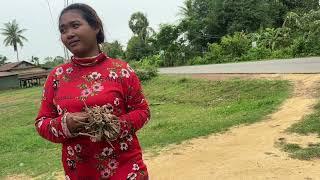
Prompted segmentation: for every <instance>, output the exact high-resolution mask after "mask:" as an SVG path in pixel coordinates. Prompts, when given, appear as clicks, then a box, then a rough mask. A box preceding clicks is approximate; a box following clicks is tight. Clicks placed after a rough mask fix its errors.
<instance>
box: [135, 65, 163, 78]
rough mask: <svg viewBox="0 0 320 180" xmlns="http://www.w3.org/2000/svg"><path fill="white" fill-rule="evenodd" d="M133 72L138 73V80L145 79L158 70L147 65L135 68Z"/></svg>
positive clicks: (155, 73)
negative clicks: (146, 66)
mask: <svg viewBox="0 0 320 180" xmlns="http://www.w3.org/2000/svg"><path fill="white" fill-rule="evenodd" d="M135 72H136V74H137V75H138V77H139V79H140V81H147V80H150V79H152V78H154V77H156V76H157V75H158V70H157V68H154V67H149V68H145V69H139V68H136V70H135Z"/></svg>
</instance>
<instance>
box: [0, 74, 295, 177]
mask: <svg viewBox="0 0 320 180" xmlns="http://www.w3.org/2000/svg"><path fill="white" fill-rule="evenodd" d="M143 86H144V91H145V95H146V96H147V98H148V99H149V103H150V104H151V113H152V118H151V121H150V122H149V124H148V125H147V126H146V127H145V128H143V129H142V130H141V131H140V132H139V138H140V142H141V144H142V146H143V148H144V149H145V150H147V151H153V150H154V149H161V147H164V146H166V145H168V144H172V143H181V142H182V141H184V140H187V139H190V138H196V137H199V136H206V135H208V134H211V133H217V132H222V131H225V130H227V129H228V128H230V127H231V126H235V125H239V124H246V123H253V122H256V121H258V120H261V119H263V118H264V117H265V116H266V115H268V114H270V113H271V112H272V111H274V110H276V108H277V107H278V106H279V104H280V103H281V102H282V101H283V100H284V99H286V98H287V97H288V95H289V94H290V90H291V85H290V84H289V83H288V82H287V81H268V80H231V81H200V80H191V79H185V78H182V79H181V78H173V77H166V76H159V77H157V78H155V79H153V80H152V81H148V82H145V83H144V84H143ZM40 97H41V88H32V89H23V90H8V91H0V107H1V108H0V123H1V131H0V137H1V139H0V147H1V148H0V159H1V161H0V177H3V176H6V175H10V174H27V175H30V176H37V175H40V174H44V173H48V172H49V173H52V172H53V171H62V168H61V164H60V145H57V144H52V143H49V142H47V141H45V140H43V139H42V138H40V136H39V135H38V134H37V133H36V131H35V129H34V125H33V124H34V118H35V116H36V114H37V111H38V107H39V103H40ZM0 179H1V178H0Z"/></svg>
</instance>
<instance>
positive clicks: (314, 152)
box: [281, 102, 320, 160]
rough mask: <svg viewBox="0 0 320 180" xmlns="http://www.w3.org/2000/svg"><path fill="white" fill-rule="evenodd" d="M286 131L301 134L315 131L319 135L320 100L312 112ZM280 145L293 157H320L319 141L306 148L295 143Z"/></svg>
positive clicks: (304, 158) (308, 158) (306, 158)
mask: <svg viewBox="0 0 320 180" xmlns="http://www.w3.org/2000/svg"><path fill="white" fill-rule="evenodd" d="M287 131H288V132H292V133H299V134H303V135H308V134H309V133H316V134H318V136H320V102H319V103H318V104H317V105H316V106H315V107H314V113H312V114H311V115H309V116H306V117H305V118H304V119H303V120H302V121H301V122H299V123H297V124H294V125H292V126H291V127H290V128H289V129H288V130H287ZM281 147H282V148H283V150H285V151H286V152H289V153H290V156H291V157H293V158H297V159H302V160H310V159H312V158H320V143H319V144H312V145H310V146H309V147H307V148H302V147H300V146H299V145H297V144H285V143H282V144H281Z"/></svg>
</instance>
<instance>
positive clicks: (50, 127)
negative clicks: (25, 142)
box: [35, 73, 70, 143]
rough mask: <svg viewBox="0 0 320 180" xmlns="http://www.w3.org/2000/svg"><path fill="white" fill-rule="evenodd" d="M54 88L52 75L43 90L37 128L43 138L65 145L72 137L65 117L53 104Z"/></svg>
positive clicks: (36, 123)
mask: <svg viewBox="0 0 320 180" xmlns="http://www.w3.org/2000/svg"><path fill="white" fill-rule="evenodd" d="M54 88H56V86H55V80H54V77H53V74H52V73H50V75H48V78H47V80H46V83H45V86H44V89H43V95H42V101H41V107H40V110H39V113H38V116H37V118H36V122H35V126H36V130H37V131H38V133H39V135H40V136H42V137H43V138H45V139H47V140H49V141H51V142H54V143H63V142H64V141H65V140H67V138H68V137H70V132H69V130H68V129H67V126H66V122H65V116H64V115H63V114H62V112H59V113H58V110H57V107H56V106H55V105H54V103H53V98H54V91H55V89H54ZM59 114H60V115H59Z"/></svg>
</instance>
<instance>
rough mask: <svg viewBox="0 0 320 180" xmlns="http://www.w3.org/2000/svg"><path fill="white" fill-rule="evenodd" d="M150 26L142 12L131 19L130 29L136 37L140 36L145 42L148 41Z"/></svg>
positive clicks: (134, 14) (133, 15)
mask: <svg viewBox="0 0 320 180" xmlns="http://www.w3.org/2000/svg"><path fill="white" fill-rule="evenodd" d="M148 26H149V22H148V19H147V17H146V16H145V15H144V14H142V13H141V12H136V13H133V14H132V15H131V18H130V20H129V27H130V29H131V30H132V32H133V34H134V35H136V36H139V37H140V38H141V39H143V40H146V38H147V32H148V31H147V29H148Z"/></svg>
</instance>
